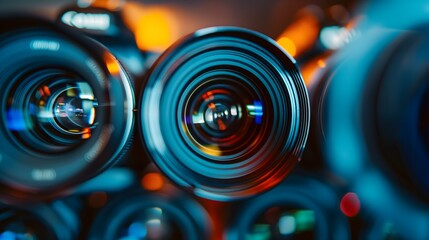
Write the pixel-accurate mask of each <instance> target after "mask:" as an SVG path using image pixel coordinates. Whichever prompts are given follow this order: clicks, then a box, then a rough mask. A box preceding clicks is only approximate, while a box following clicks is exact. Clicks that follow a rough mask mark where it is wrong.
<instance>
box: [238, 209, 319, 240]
mask: <svg viewBox="0 0 429 240" xmlns="http://www.w3.org/2000/svg"><path fill="white" fill-rule="evenodd" d="M315 224H316V223H315V213H314V211H313V210H308V209H300V208H291V207H272V208H269V209H268V210H266V211H265V212H264V213H262V215H260V216H259V217H257V218H256V220H255V221H254V222H253V224H251V226H250V227H249V229H248V231H247V234H246V239H249V240H257V239H314V238H315V237H316V231H315Z"/></svg>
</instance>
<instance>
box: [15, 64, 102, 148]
mask: <svg viewBox="0 0 429 240" xmlns="http://www.w3.org/2000/svg"><path fill="white" fill-rule="evenodd" d="M97 109H98V101H97V98H96V97H95V94H94V92H93V90H92V88H91V86H90V85H89V84H88V83H87V82H86V81H85V80H83V79H81V78H80V77H79V76H76V75H74V74H72V73H69V72H67V71H66V70H61V69H46V70H38V71H35V72H33V73H29V74H26V75H23V76H21V77H20V83H19V84H18V85H17V86H15V88H14V90H13V91H12V92H11V94H10V95H9V97H8V104H7V126H8V128H9V130H12V132H13V133H14V134H15V135H16V136H17V138H18V139H19V140H21V142H22V143H24V144H25V145H27V146H28V147H30V148H33V149H34V150H37V151H49V152H59V151H66V150H68V149H71V148H72V147H74V146H76V145H78V144H80V143H82V142H83V141H84V140H85V139H89V138H90V137H91V133H92V131H93V130H94V129H95V128H96V126H97Z"/></svg>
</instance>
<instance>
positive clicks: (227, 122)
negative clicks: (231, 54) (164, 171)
mask: <svg viewBox="0 0 429 240" xmlns="http://www.w3.org/2000/svg"><path fill="white" fill-rule="evenodd" d="M187 100H188V102H187V104H186V106H185V109H184V112H183V124H184V126H185V132H186V134H187V135H188V137H190V139H192V142H193V143H194V144H195V145H196V146H197V147H198V148H199V149H200V150H202V151H203V152H205V153H207V154H209V155H215V156H224V155H232V154H239V153H240V152H242V151H244V150H245V149H247V150H248V148H249V147H250V148H251V147H252V146H253V145H254V144H255V143H256V142H258V141H259V140H260V138H261V136H262V135H263V132H262V129H263V123H264V121H265V119H264V107H263V106H264V104H263V99H262V98H261V94H260V93H259V92H258V90H257V88H255V86H252V85H250V84H247V83H245V82H243V81H242V82H239V81H235V80H231V79H214V80H211V81H207V82H205V83H203V84H201V85H200V86H199V87H198V88H196V90H195V91H193V92H192V93H191V94H190V96H189V97H188V99H187Z"/></svg>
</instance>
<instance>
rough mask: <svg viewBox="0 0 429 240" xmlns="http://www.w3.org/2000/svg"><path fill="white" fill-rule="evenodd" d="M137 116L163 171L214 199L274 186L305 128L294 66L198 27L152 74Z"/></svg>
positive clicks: (239, 35)
mask: <svg viewBox="0 0 429 240" xmlns="http://www.w3.org/2000/svg"><path fill="white" fill-rule="evenodd" d="M139 109H140V110H141V113H140V121H139V122H140V125H141V133H142V135H143V138H144V140H145V144H146V148H147V150H148V153H149V155H151V157H152V158H153V160H154V161H155V163H156V164H157V165H158V166H159V167H160V169H161V170H162V171H163V172H164V173H165V174H166V175H167V176H168V177H170V178H171V179H172V180H173V181H174V182H175V183H177V184H179V185H180V186H181V187H183V188H187V189H190V190H191V191H193V192H194V193H195V194H196V195H198V196H201V197H205V198H209V199H215V200H230V199H236V198H242V197H247V196H251V195H254V194H256V193H259V192H261V191H264V190H266V189H268V188H270V187H272V186H274V185H276V184H277V183H278V182H279V181H281V180H282V179H283V178H284V177H285V176H286V175H287V174H288V173H289V172H290V171H291V170H292V169H293V167H294V166H295V165H296V164H297V163H298V161H299V159H300V156H301V153H302V151H303V148H304V145H305V142H306V138H307V135H308V128H309V103H308V96H307V91H306V88H305V85H304V83H303V80H302V77H301V75H300V73H299V70H298V68H297V66H296V64H295V61H294V60H293V59H292V58H291V57H290V56H289V55H287V54H286V53H285V52H284V51H283V50H282V49H281V48H280V47H279V46H278V45H277V44H276V43H275V42H274V41H273V40H271V39H269V38H268V37H266V36H264V35H262V34H259V33H256V32H253V31H249V30H244V29H240V28H230V27H214V28H207V29H202V30H200V31H197V32H195V33H193V34H191V35H189V36H186V37H184V38H182V39H181V40H179V41H178V42H176V43H175V44H174V45H173V46H172V47H170V48H169V49H168V50H167V51H166V52H165V53H164V54H163V55H161V57H160V58H159V59H158V60H157V61H156V62H155V64H154V65H153V67H152V68H151V69H150V71H149V73H148V78H147V82H146V84H145V86H144V90H143V95H142V97H141V104H140V107H139Z"/></svg>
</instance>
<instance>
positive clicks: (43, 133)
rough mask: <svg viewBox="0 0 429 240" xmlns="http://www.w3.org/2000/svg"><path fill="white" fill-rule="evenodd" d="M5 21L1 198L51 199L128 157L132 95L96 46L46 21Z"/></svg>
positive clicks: (0, 67)
mask: <svg viewBox="0 0 429 240" xmlns="http://www.w3.org/2000/svg"><path fill="white" fill-rule="evenodd" d="M7 21H8V23H10V24H11V26H14V27H13V28H11V29H8V28H7V26H9V24H4V25H2V28H0V35H1V40H0V62H1V64H0V76H1V79H0V98H1V99H0V103H1V105H0V111H1V112H2V114H1V116H2V117H1V119H0V142H1V143H2V148H1V150H0V182H1V184H2V186H3V187H4V188H5V189H6V190H5V191H3V193H2V196H1V197H2V198H4V199H6V201H11V202H15V201H17V200H18V199H19V200H24V201H25V199H32V198H34V197H37V198H39V197H40V198H49V197H51V196H53V195H55V194H58V193H61V192H62V191H63V190H64V189H66V188H67V187H70V186H73V185H75V184H77V183H80V182H82V181H85V180H86V179H88V178H90V177H92V176H94V175H95V174H97V173H99V172H100V171H101V170H103V169H104V168H106V167H107V166H110V165H111V164H113V163H114V162H115V161H117V160H118V159H120V158H121V156H122V155H123V154H124V153H125V152H126V149H127V148H128V147H129V145H130V139H131V136H132V128H133V122H134V120H133V110H134V96H133V89H132V86H131V83H130V79H129V78H128V76H127V75H126V74H125V71H124V69H123V67H122V66H121V65H120V64H119V62H118V61H117V60H116V59H115V57H114V56H113V55H111V54H110V53H109V52H108V51H107V50H106V49H105V48H103V47H102V46H101V45H99V44H97V43H95V42H94V41H92V40H90V39H87V38H84V37H81V36H78V35H77V34H75V33H73V32H69V31H67V30H64V29H60V28H57V27H55V26H54V25H52V24H50V23H47V22H44V21H41V20H40V21H39V20H34V19H16V20H13V19H12V20H11V19H8V20H7ZM3 195H4V196H3ZM30 196H31V197H30Z"/></svg>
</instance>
